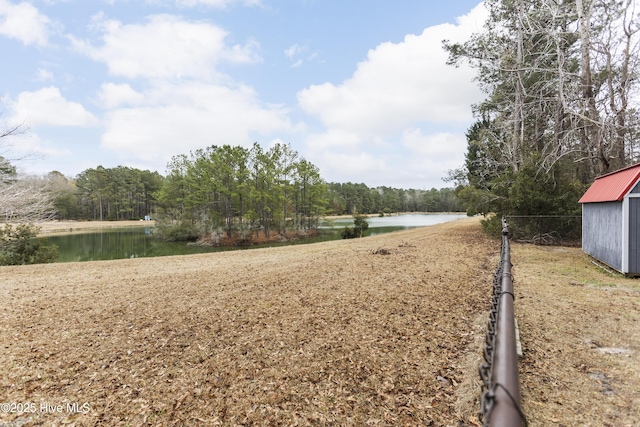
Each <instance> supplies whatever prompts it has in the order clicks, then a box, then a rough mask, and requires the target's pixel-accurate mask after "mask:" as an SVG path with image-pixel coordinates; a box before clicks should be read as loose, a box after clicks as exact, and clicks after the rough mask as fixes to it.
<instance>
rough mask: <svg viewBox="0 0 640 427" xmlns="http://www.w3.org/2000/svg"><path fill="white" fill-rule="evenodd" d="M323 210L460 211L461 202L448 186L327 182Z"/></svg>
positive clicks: (376, 212) (350, 212) (373, 211)
mask: <svg viewBox="0 0 640 427" xmlns="http://www.w3.org/2000/svg"><path fill="white" fill-rule="evenodd" d="M328 186H329V188H328V193H327V212H329V213H330V214H332V215H345V214H347V215H351V214H353V213H360V214H383V215H384V214H389V213H395V212H461V211H463V210H464V209H463V207H462V204H461V203H460V201H459V200H458V197H457V196H456V194H455V191H454V190H453V189H451V188H442V189H439V190H437V189H435V188H432V189H431V190H416V189H408V190H406V189H401V188H391V187H385V186H380V187H373V188H370V187H368V186H367V185H365V184H362V183H361V184H353V183H351V182H348V183H346V184H340V183H335V182H333V183H329V184H328Z"/></svg>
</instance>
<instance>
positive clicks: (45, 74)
mask: <svg viewBox="0 0 640 427" xmlns="http://www.w3.org/2000/svg"><path fill="white" fill-rule="evenodd" d="M36 80H37V81H39V82H46V81H49V80H53V73H52V72H51V71H49V70H45V69H42V68H39V69H38V73H37V75H36Z"/></svg>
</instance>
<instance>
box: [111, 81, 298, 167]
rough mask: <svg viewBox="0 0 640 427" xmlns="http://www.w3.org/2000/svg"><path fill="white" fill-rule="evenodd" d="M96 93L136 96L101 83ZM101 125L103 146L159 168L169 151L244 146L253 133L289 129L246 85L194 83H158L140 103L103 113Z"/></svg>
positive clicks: (282, 115)
mask: <svg viewBox="0 0 640 427" xmlns="http://www.w3.org/2000/svg"><path fill="white" fill-rule="evenodd" d="M102 93H103V98H104V99H107V100H114V99H116V100H117V99H120V100H126V99H130V96H132V95H133V97H134V98H135V99H137V97H136V95H135V92H133V91H129V90H128V89H127V88H125V87H122V86H121V85H109V86H103V90H102ZM123 94H124V95H123ZM122 103H124V102H122ZM105 124H106V127H107V130H106V132H105V133H104V135H103V137H102V146H103V147H104V148H106V149H109V150H112V151H114V152H117V153H118V154H119V155H120V157H121V158H123V159H128V160H130V159H133V160H136V159H137V160H141V161H144V162H146V163H147V164H151V163H153V164H154V165H155V166H157V167H160V168H161V170H162V166H164V164H165V163H166V161H167V160H169V158H170V157H171V156H172V155H176V154H187V153H188V152H189V151H190V150H193V149H196V148H203V147H206V146H209V145H212V144H216V145H222V144H231V145H242V146H250V144H252V143H253V142H254V141H255V140H256V137H258V136H265V135H272V134H274V133H277V132H281V131H282V132H286V131H291V130H293V129H294V126H293V125H292V124H291V123H290V121H289V119H288V117H287V111H286V110H284V109H283V108H282V107H280V106H269V105H263V104H261V103H260V102H259V100H258V98H257V95H256V94H255V92H254V91H253V90H251V89H250V88H248V87H244V86H240V87H237V88H234V89H230V88H227V87H223V86H216V85H211V84H205V83H196V82H191V83H179V84H176V83H168V82H164V83H158V84H156V86H155V87H154V88H153V89H152V90H150V91H148V92H145V93H144V102H142V103H138V105H136V106H131V107H128V108H124V107H123V108H117V109H114V110H113V111H110V112H108V113H107V114H106V120H105Z"/></svg>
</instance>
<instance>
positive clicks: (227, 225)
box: [0, 143, 462, 240]
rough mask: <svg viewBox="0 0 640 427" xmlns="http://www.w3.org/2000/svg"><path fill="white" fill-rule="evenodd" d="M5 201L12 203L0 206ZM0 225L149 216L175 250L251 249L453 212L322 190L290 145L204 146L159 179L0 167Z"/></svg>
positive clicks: (365, 193) (117, 172)
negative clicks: (353, 218) (376, 218)
mask: <svg viewBox="0 0 640 427" xmlns="http://www.w3.org/2000/svg"><path fill="white" fill-rule="evenodd" d="M9 195H11V197H9ZM0 199H1V200H2V202H3V203H1V204H0V206H1V207H2V209H3V211H2V215H3V218H2V222H30V221H33V220H38V219H47V218H49V219H53V218H55V219H59V220H103V221H104V220H137V219H143V218H145V217H146V216H151V217H152V218H153V219H155V220H156V224H157V227H156V229H157V230H158V232H159V234H160V235H161V236H162V237H165V238H168V239H175V240H190V239H195V238H198V237H202V236H210V237H211V238H212V239H214V240H220V239H222V238H224V237H225V236H226V237H237V238H240V240H243V239H244V240H250V239H251V238H252V236H256V237H259V236H260V235H261V234H262V235H264V236H265V237H266V238H270V237H271V235H272V233H274V232H275V233H279V234H282V233H287V232H307V231H309V230H312V229H315V228H317V226H318V221H319V218H321V217H322V216H325V215H343V214H348V215H352V214H360V215H362V214H388V213H394V212H444V211H446V212H450V211H460V210H461V209H462V208H461V204H460V202H459V200H458V199H457V197H456V195H455V192H454V190H453V189H450V188H443V189H440V190H436V189H431V190H415V189H409V190H405V189H399V188H391V187H385V186H380V187H375V188H370V187H368V186H367V185H365V184H362V183H361V184H354V183H345V184H340V183H326V182H325V181H324V180H323V179H322V177H321V176H320V172H319V170H318V168H317V167H316V166H315V165H313V164H312V163H311V162H309V161H307V160H306V159H304V158H303V157H301V156H300V155H299V154H298V153H297V152H296V151H295V150H293V149H292V148H291V146H290V145H286V144H276V145H274V146H273V147H271V148H269V149H268V150H265V149H263V148H262V147H261V146H260V145H259V144H257V143H256V144H254V145H253V146H252V147H251V148H243V147H239V146H236V147H232V146H229V145H224V146H221V147H218V146H211V147H208V148H205V149H200V150H196V151H194V152H192V153H190V154H189V155H187V154H181V155H178V156H174V157H173V158H172V159H171V161H170V162H169V163H168V165H167V173H166V176H162V175H160V174H159V173H158V172H152V171H149V170H140V169H136V168H131V167H126V166H117V167H113V168H105V167H103V166H98V167H96V168H89V169H86V170H84V171H82V172H81V173H80V174H78V175H77V176H76V177H74V178H71V177H66V176H64V175H63V174H62V173H60V172H57V171H53V172H50V173H48V174H47V175H44V176H25V175H20V174H18V172H17V170H16V168H15V167H14V166H13V165H12V164H11V162H9V161H8V160H6V159H4V158H2V157H0Z"/></svg>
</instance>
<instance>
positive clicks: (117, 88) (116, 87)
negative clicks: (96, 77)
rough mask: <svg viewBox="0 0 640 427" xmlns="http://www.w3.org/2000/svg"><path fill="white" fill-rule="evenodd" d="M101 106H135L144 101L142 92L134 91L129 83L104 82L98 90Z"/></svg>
mask: <svg viewBox="0 0 640 427" xmlns="http://www.w3.org/2000/svg"><path fill="white" fill-rule="evenodd" d="M98 99H99V100H100V104H101V106H102V107H103V108H106V109H109V110H110V109H113V108H118V107H122V106H136V105H141V104H142V103H143V102H144V94H142V93H138V92H136V91H135V90H134V89H133V88H132V87H131V86H130V85H129V84H115V83H104V84H103V85H102V86H101V87H100V91H99V92H98Z"/></svg>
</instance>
